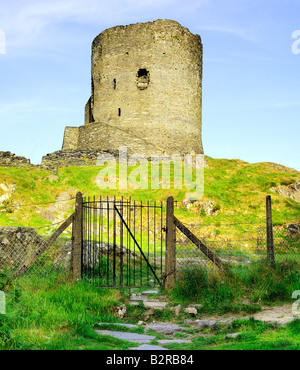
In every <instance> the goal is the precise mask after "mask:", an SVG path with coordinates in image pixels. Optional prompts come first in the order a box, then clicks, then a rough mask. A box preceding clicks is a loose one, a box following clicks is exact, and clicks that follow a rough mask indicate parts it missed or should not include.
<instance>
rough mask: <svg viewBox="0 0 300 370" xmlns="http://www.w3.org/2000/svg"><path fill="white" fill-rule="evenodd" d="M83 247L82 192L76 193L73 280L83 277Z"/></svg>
mask: <svg viewBox="0 0 300 370" xmlns="http://www.w3.org/2000/svg"><path fill="white" fill-rule="evenodd" d="M81 248H82V193H80V192H79V193H77V194H76V203H75V217H74V252H73V280H74V281H76V280H78V279H80V278H81Z"/></svg>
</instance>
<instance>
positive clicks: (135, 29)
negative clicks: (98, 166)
mask: <svg viewBox="0 0 300 370" xmlns="http://www.w3.org/2000/svg"><path fill="white" fill-rule="evenodd" d="M201 101H202V43H201V38H200V36H199V35H194V34H192V33H191V32H190V31H189V30H188V29H187V28H185V27H182V26H181V25H180V24H179V23H177V22H175V21H170V20H157V21H154V22H147V23H137V24H132V25H129V26H117V27H112V28H109V29H107V30H105V31H103V32H101V33H100V34H99V35H98V36H97V37H96V38H95V39H94V41H93V44H92V67H91V97H90V99H89V100H88V102H87V104H86V106H85V123H84V125H82V126H80V127H66V128H65V134H64V141H63V147H62V149H63V150H65V149H75V150H87V149H89V150H104V151H105V150H112V151H113V150H118V149H119V147H120V146H127V148H128V153H129V154H131V153H141V154H145V155H147V156H150V155H151V154H161V153H166V154H168V155H171V154H173V153H180V154H184V153H197V154H198V153H199V154H202V153H203V148H202V141H201V110H202V109H201V108H202V106H201V105H202V104H201Z"/></svg>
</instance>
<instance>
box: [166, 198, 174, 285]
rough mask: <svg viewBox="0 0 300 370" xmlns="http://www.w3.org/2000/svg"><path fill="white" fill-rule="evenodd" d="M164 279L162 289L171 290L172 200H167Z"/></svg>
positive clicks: (172, 283) (172, 280) (172, 272)
mask: <svg viewBox="0 0 300 370" xmlns="http://www.w3.org/2000/svg"><path fill="white" fill-rule="evenodd" d="M165 259H166V279H165V284H164V287H165V289H166V290H169V289H172V288H173V287H174V285H175V270H176V227H175V224H174V198H173V197H169V198H168V199H167V215H166V257H165Z"/></svg>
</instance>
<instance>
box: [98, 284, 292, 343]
mask: <svg viewBox="0 0 300 370" xmlns="http://www.w3.org/2000/svg"><path fill="white" fill-rule="evenodd" d="M140 302H143V304H144V306H145V307H146V308H148V310H147V311H146V312H144V316H143V318H142V319H143V320H140V321H139V322H138V323H137V324H136V325H134V324H125V323H115V324H109V325H111V326H114V327H115V329H116V330H101V325H102V326H103V325H108V323H99V325H100V329H99V330H95V331H96V333H97V334H101V335H110V336H112V337H115V338H118V339H122V340H126V341H129V342H132V343H137V344H139V346H137V347H132V348H130V349H132V350H167V348H164V345H166V344H170V343H191V339H192V337H193V336H195V335H201V336H207V334H203V333H201V330H202V329H204V328H207V327H213V326H216V325H223V326H224V325H225V326H229V325H230V324H231V323H232V322H233V321H235V320H239V319H250V318H254V319H256V320H260V321H263V322H269V323H276V324H278V325H285V324H287V323H289V322H291V321H292V320H294V319H295V316H293V314H292V307H291V304H285V305H283V306H275V307H263V310H262V311H261V312H259V313H256V314H252V315H244V316H242V315H236V314H227V315H223V316H203V317H201V319H197V318H196V317H197V308H199V307H200V306H201V305H199V304H198V305H197V304H195V305H191V306H190V307H187V308H185V309H184V311H185V312H186V313H187V314H189V315H190V317H191V318H190V319H185V320H184V322H183V324H184V325H183V324H181V325H179V324H177V323H169V322H155V321H152V322H151V316H152V315H154V313H155V311H156V310H163V309H165V308H166V307H168V306H169V304H170V302H169V301H168V299H167V297H165V296H159V295H158V291H157V290H149V291H145V292H142V293H135V294H132V295H131V298H130V302H129V304H131V305H139V304H140ZM169 308H170V309H171V310H173V311H174V316H175V317H176V316H178V315H179V314H180V312H181V309H182V308H181V306H180V305H178V306H176V307H169ZM118 315H119V317H120V319H122V318H123V317H124V316H125V315H126V306H125V305H122V306H120V307H119V312H118ZM146 321H150V322H146ZM182 325H183V326H182ZM122 327H123V328H126V329H127V330H128V329H135V331H136V330H137V329H138V328H140V329H141V328H142V329H143V330H142V331H143V334H137V333H134V332H130V331H121V330H122ZM187 329H198V330H199V332H198V333H197V334H194V335H185V338H184V339H178V338H176V337H174V335H175V334H176V333H184V332H185V330H187ZM149 330H151V333H152V335H149V334H148V331H149ZM132 331H134V330H132ZM153 332H154V333H157V334H163V335H165V336H166V337H167V338H165V339H159V340H156V335H153ZM237 335H239V333H231V334H227V335H226V336H225V337H226V338H235V337H236V336H237ZM160 337H161V336H160ZM153 341H157V343H158V345H157V344H152V343H153Z"/></svg>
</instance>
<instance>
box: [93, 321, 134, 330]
mask: <svg viewBox="0 0 300 370" xmlns="http://www.w3.org/2000/svg"><path fill="white" fill-rule="evenodd" d="M98 325H114V326H124V327H125V328H129V329H134V328H138V327H139V326H138V325H134V324H125V323H124V324H123V323H118V322H114V323H112V322H99V323H98Z"/></svg>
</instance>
